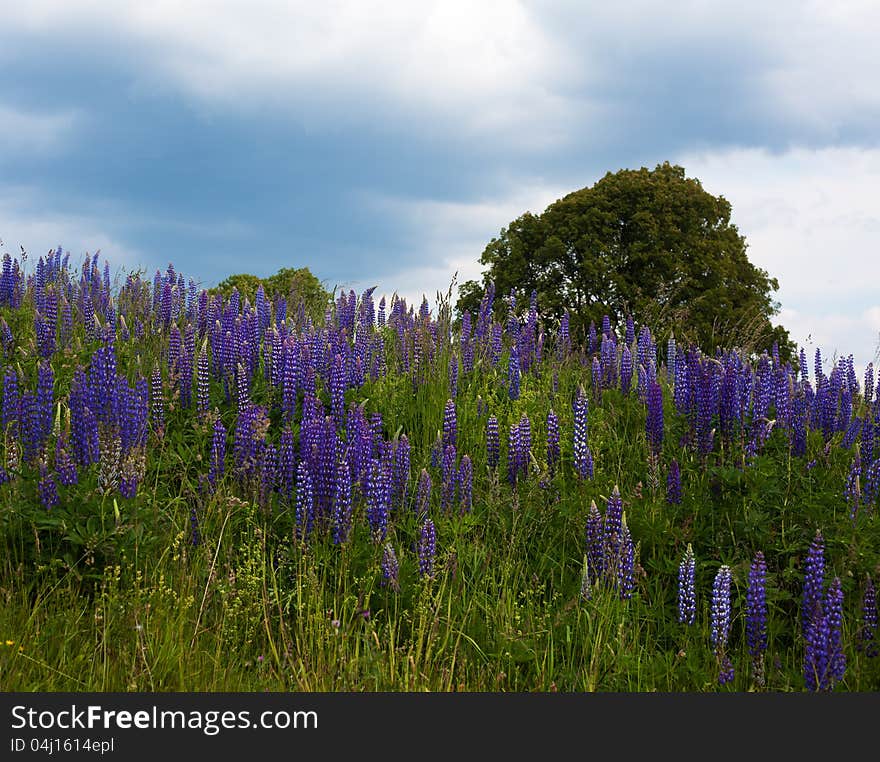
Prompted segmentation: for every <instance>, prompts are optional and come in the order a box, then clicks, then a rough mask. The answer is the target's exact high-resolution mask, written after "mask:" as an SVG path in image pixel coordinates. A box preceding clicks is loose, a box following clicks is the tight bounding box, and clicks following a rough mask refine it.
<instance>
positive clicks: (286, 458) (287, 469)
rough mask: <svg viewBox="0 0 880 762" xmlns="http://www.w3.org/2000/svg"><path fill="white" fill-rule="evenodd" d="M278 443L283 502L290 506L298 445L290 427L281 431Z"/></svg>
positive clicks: (280, 488) (278, 479)
mask: <svg viewBox="0 0 880 762" xmlns="http://www.w3.org/2000/svg"><path fill="white" fill-rule="evenodd" d="M278 444H279V447H278V477H277V482H278V488H279V491H280V493H281V500H282V502H283V503H284V504H285V505H288V506H289V505H291V504H292V500H293V488H294V485H295V483H296V445H295V443H294V438H293V432H292V431H291V430H290V429H289V428H285V429H284V431H282V432H281V437H280V439H279V443H278Z"/></svg>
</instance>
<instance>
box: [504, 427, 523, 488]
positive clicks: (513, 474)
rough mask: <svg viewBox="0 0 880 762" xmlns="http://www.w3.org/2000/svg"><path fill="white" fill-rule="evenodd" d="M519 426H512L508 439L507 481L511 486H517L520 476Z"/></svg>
mask: <svg viewBox="0 0 880 762" xmlns="http://www.w3.org/2000/svg"><path fill="white" fill-rule="evenodd" d="M519 433H520V432H519V424H518V423H513V424H511V426H510V433H509V435H508V438H507V481H509V482H510V484H511V486H516V480H517V477H518V476H519V470H520V467H519V454H520V444H519Z"/></svg>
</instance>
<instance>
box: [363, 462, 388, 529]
mask: <svg viewBox="0 0 880 762" xmlns="http://www.w3.org/2000/svg"><path fill="white" fill-rule="evenodd" d="M387 479H388V478H387V475H386V473H385V468H384V466H383V464H382V462H381V461H380V460H378V459H376V458H373V459H372V460H371V462H370V470H369V476H368V479H367V521H368V522H369V524H370V533H371V536H372V539H373V542H375V543H379V542H384V540H385V536H386V534H387V532H388V513H389V510H390V506H389V504H388V486H387Z"/></svg>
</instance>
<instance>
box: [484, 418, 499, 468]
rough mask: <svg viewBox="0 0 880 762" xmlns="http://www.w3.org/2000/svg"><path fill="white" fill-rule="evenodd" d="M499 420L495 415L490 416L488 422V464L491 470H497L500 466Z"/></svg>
mask: <svg viewBox="0 0 880 762" xmlns="http://www.w3.org/2000/svg"><path fill="white" fill-rule="evenodd" d="M499 449H500V448H499V442H498V419H497V418H496V417H495V416H494V415H490V416H489V419H488V420H487V421H486V462H487V463H488V465H489V468H493V469H494V468H495V466H497V465H498V453H499Z"/></svg>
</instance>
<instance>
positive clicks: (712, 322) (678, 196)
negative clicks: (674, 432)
mask: <svg viewBox="0 0 880 762" xmlns="http://www.w3.org/2000/svg"><path fill="white" fill-rule="evenodd" d="M730 214H731V207H730V203H729V202H728V201H727V200H726V199H725V198H724V197H723V196H713V195H712V194H710V193H708V192H707V191H706V190H704V189H703V187H702V185H701V184H700V181H699V180H697V179H695V178H689V177H686V176H685V171H684V169H683V168H682V167H679V166H674V165H670V164H669V163H668V162H667V163H664V164H660V165H658V166H657V167H656V168H655V169H654V170H648V169H646V168H644V167H643V168H642V169H639V170H621V171H619V172H615V173H611V172H609V173H607V174H606V175H605V177H603V178H602V179H601V180H599V181H598V182H597V183H596V184H595V185H593V186H591V187H588V188H582V189H581V190H578V191H575V192H573V193H570V194H568V195H567V196H565V197H564V198H561V199H559V200H558V201H556V202H555V203H553V204H551V205H550V206H549V207H547V209H546V210H545V211H544V213H543V214H540V215H534V214H530V213H526V214H524V215H522V216H521V217H518V218H517V219H515V220H514V221H513V222H511V223H510V225H508V226H507V227H506V228H504V229H503V230H502V231H501V234H500V235H499V236H498V237H497V238H494V239H492V241H491V242H490V243H489V245H488V246H486V249H485V251H484V252H483V254H482V256H481V257H480V263H481V264H482V265H484V266H485V268H486V269H485V270H484V272H483V281H482V283H478V282H477V281H467V282H466V283H464V284H462V285H461V287H460V288H459V301H458V304H457V309H458V311H459V312H460V313H461V312H463V311H469V312H474V311H476V309H478V306H479V302H480V299H481V297H482V294H483V292H484V290H485V288H486V287H487V286H488V284H489V282H490V281H492V282H494V284H495V288H496V293H497V294H498V295H499V296H503V295H507V294H508V293H509V292H510V290H511V289H515V290H516V291H517V292H518V293H520V294H522V293H526V294H528V293H530V292H531V291H532V290H533V289H534V290H536V291H537V292H538V301H539V308H540V311H541V313H542V314H543V316H544V317H545V318H550V319H551V320H552V319H559V318H561V316H562V314H563V312H564V311H566V310H567V311H568V312H569V316H570V321H571V326H572V330H573V331H574V332H576V333H581V335H583V332H584V331H585V330H586V328H587V327H588V326H589V324H590V322H591V321H594V322H595V323H596V324H597V325H600V324H601V321H602V317H603V316H604V315H606V314H607V315H608V316H609V317H610V318H611V320H612V322H613V323H615V324H617V325H620V324H621V322H622V321H623V320H624V319H625V317H626V316H627V315H631V316H632V317H633V318H634V319H635V320H636V322H638V323H639V324H643V325H648V326H650V327H651V329H652V331H653V332H654V334H655V336H657V337H658V338H666V337H668V336H669V335H673V334H674V335H675V336H676V337H677V338H679V339H681V340H682V341H684V342H693V343H695V344H697V345H698V346H700V347H701V348H702V349H704V350H705V351H714V349H715V348H716V347H719V346H720V347H722V348H731V347H734V346H735V347H738V348H740V349H745V350H749V351H761V350H763V349H769V348H771V347H772V345H773V343H774V342H775V343H777V344H778V345H779V350H780V354H781V355H782V356H783V357H785V358H789V357H791V355H792V352H793V350H794V345H793V344H792V342H791V340H790V339H789V336H788V332H787V331H786V330H785V329H784V328H783V327H782V326H779V325H776V326H774V325H773V324H772V322H771V318H772V317H773V316H774V315H775V314H776V313H777V312H778V309H779V304H778V303H777V302H775V301H774V300H773V299H772V293H773V292H774V291H776V290H777V289H778V288H779V284H778V282H777V280H776V279H775V278H771V277H770V276H769V275H768V274H767V272H766V271H765V270H762V269H760V268H758V267H755V266H754V265H753V264H752V263H751V262H749V260H748V258H747V257H746V241H745V238H744V237H743V236H742V235H740V233H739V231H738V230H737V227H736V225H734V224H732V223H731V222H730ZM496 305H499V306H500V308H501V309H503V300H499V299H496Z"/></svg>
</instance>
